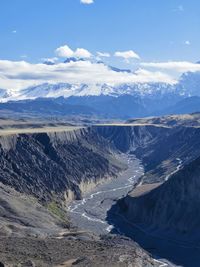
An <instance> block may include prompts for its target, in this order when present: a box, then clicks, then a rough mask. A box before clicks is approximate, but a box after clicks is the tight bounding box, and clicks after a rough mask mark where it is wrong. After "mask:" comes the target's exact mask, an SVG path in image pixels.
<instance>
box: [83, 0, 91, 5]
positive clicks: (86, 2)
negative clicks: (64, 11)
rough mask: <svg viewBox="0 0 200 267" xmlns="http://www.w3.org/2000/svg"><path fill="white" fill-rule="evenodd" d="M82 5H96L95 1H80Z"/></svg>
mask: <svg viewBox="0 0 200 267" xmlns="http://www.w3.org/2000/svg"><path fill="white" fill-rule="evenodd" d="M80 1H81V3H82V4H87V5H89V4H93V3H94V0H80Z"/></svg>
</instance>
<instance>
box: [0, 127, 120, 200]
mask: <svg viewBox="0 0 200 267" xmlns="http://www.w3.org/2000/svg"><path fill="white" fill-rule="evenodd" d="M124 167H125V166H123V165H122V164H121V163H119V162H118V160H117V159H116V158H115V156H114V154H113V153H111V150H110V148H109V145H108V144H107V143H106V141H105V140H104V139H103V138H102V137H100V136H98V135H97V134H96V133H94V131H93V130H92V129H90V128H87V129H86V128H83V129H78V130H74V131H66V132H51V133H33V134H18V135H7V136H1V137H0V182H2V183H3V184H5V185H9V186H12V187H14V188H15V189H16V190H17V191H19V192H23V193H26V194H31V195H33V196H35V197H37V198H38V199H39V200H40V201H44V202H47V201H52V200H56V199H58V200H68V199H70V198H81V193H82V192H81V187H80V185H81V184H85V185H87V184H88V185H89V184H90V183H97V182H98V181H99V180H100V179H102V178H109V177H116V176H117V173H118V172H119V171H121V170H122V169H123V168H124Z"/></svg>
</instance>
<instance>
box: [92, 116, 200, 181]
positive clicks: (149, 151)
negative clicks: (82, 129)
mask: <svg viewBox="0 0 200 267" xmlns="http://www.w3.org/2000/svg"><path fill="white" fill-rule="evenodd" d="M157 121H159V119H157ZM173 121H174V119H171V120H170V121H167V123H166V124H164V123H161V124H160V125H159V123H158V122H156V120H154V122H153V123H154V124H149V123H148V120H146V123H145V124H142V123H141V124H139V120H138V122H137V123H135V124H132V125H131V124H127V125H118V126H103V127H96V131H97V132H98V133H99V134H100V135H102V136H103V137H104V138H105V139H107V140H109V142H110V143H111V144H112V145H113V146H115V147H116V148H117V149H119V150H120V151H122V152H129V153H134V154H135V155H136V156H137V157H138V158H140V159H141V160H142V162H143V165H144V168H145V175H144V177H143V179H142V180H143V183H155V182H161V181H165V178H166V177H167V176H169V175H170V174H171V173H172V172H174V171H175V170H176V168H177V166H178V165H179V162H178V160H177V159H181V161H182V164H183V165H184V164H187V163H189V162H191V161H192V160H194V159H196V158H197V157H198V156H199V155H200V141H199V140H200V128H199V127H197V126H194V127H193V126H191V123H190V124H189V125H187V123H185V124H182V125H179V126H178V127H176V124H173ZM195 121H196V119H194V122H195ZM150 122H151V119H150Z"/></svg>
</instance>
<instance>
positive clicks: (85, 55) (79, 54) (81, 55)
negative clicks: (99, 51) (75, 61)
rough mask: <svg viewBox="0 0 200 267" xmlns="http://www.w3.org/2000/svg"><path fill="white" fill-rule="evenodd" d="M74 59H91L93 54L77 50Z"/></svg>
mask: <svg viewBox="0 0 200 267" xmlns="http://www.w3.org/2000/svg"><path fill="white" fill-rule="evenodd" d="M74 57H78V58H90V57H91V53H90V52H89V51H88V50H87V49H84V48H77V49H76V51H75V52H74Z"/></svg>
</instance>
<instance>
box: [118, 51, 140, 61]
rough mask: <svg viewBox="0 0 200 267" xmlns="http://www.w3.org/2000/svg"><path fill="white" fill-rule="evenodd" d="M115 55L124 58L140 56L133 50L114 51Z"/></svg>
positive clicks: (137, 57)
mask: <svg viewBox="0 0 200 267" xmlns="http://www.w3.org/2000/svg"><path fill="white" fill-rule="evenodd" d="M114 56H115V57H122V58H124V59H126V60H128V59H131V58H134V59H140V56H139V55H138V54H136V53H135V52H134V51H133V50H129V51H124V52H115V54H114Z"/></svg>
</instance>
